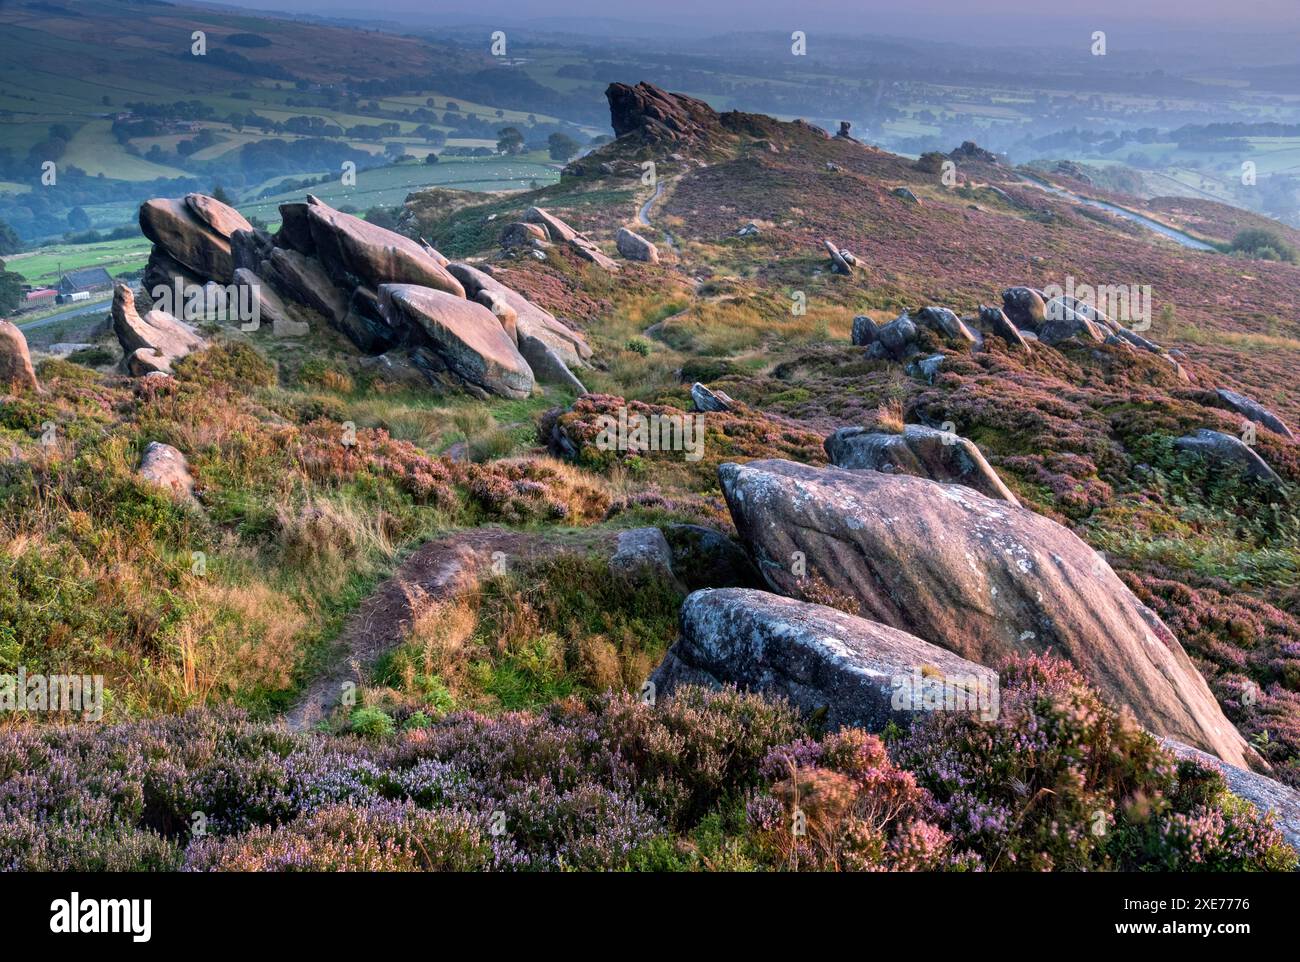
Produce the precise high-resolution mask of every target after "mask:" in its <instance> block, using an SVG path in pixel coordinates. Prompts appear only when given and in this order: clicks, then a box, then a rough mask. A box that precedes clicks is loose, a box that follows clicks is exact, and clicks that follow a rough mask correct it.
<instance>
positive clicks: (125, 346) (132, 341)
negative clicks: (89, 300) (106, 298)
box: [111, 284, 207, 377]
mask: <svg viewBox="0 0 1300 962" xmlns="http://www.w3.org/2000/svg"><path fill="white" fill-rule="evenodd" d="M111 314H112V318H113V333H114V334H116V335H117V341H118V343H119V344H121V345H122V353H123V356H124V365H125V367H126V369H127V371H128V373H130V374H132V375H133V376H136V377H142V376H144V375H145V374H148V373H150V372H151V371H163V372H164V373H170V372H171V365H172V363H173V362H175V361H178V360H180V359H181V358H182V357H184V356H185V355H187V354H189V353H190V352H191V351H197V350H199V349H201V348H203V347H206V346H207V342H206V341H205V340H204V339H203V338H202V337H200V336H199V335H198V334H197V333H195V331H194V330H193V328H191V327H190V326H189V325H188V324H185V323H183V322H182V321H179V320H177V319H176V318H175V317H173V316H172V315H171V314H168V313H167V312H166V311H163V310H159V309H158V308H156V307H155V308H154V309H153V310H151V311H149V312H148V313H147V314H145V315H144V316H143V317H141V316H140V314H139V312H138V311H137V310H136V307H135V293H134V292H133V291H132V290H131V288H130V287H128V286H127V285H126V284H118V285H117V286H116V287H115V288H114V289H113V307H112V310H111Z"/></svg>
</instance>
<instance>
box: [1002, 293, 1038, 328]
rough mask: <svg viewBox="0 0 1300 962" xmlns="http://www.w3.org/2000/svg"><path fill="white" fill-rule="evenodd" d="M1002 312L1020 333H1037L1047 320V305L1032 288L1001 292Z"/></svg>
mask: <svg viewBox="0 0 1300 962" xmlns="http://www.w3.org/2000/svg"><path fill="white" fill-rule="evenodd" d="M1002 311H1003V313H1005V314H1006V315H1007V318H1008V319H1009V320H1010V321H1011V323H1012V324H1014V325H1015V326H1016V328H1017V329H1019V330H1022V331H1023V330H1026V329H1028V330H1031V331H1037V330H1038V327H1039V325H1040V324H1042V323H1043V321H1045V320H1047V305H1046V304H1045V303H1044V302H1043V298H1042V295H1041V294H1039V293H1038V291H1036V290H1034V289H1033V288H1032V287H1008V288H1007V289H1006V290H1005V291H1003V292H1002Z"/></svg>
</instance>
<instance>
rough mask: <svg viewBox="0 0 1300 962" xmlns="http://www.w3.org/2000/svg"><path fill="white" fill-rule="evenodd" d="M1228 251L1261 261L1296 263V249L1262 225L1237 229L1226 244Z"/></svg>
mask: <svg viewBox="0 0 1300 962" xmlns="http://www.w3.org/2000/svg"><path fill="white" fill-rule="evenodd" d="M1228 253H1230V254H1237V255H1238V256H1241V257H1249V258H1252V259H1253V260H1261V261H1286V262H1287V263H1288V264H1294V263H1296V250H1295V248H1294V247H1292V246H1291V245H1290V244H1288V243H1287V242H1286V241H1284V240H1283V239H1282V238H1281V237H1280V236H1279V235H1278V234H1276V233H1274V232H1273V231H1270V230H1266V229H1265V228H1262V227H1251V228H1247V229H1246V230H1243V231H1238V232H1237V236H1235V237H1234V238H1233V239H1232V243H1231V244H1229V245H1228Z"/></svg>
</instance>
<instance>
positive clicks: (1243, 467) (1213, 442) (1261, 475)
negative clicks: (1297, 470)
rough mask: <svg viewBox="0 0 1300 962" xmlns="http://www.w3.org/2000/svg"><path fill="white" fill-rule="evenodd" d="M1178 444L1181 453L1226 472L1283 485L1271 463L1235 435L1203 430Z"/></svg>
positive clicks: (1181, 439) (1180, 439) (1182, 438)
mask: <svg viewBox="0 0 1300 962" xmlns="http://www.w3.org/2000/svg"><path fill="white" fill-rule="evenodd" d="M1174 444H1175V445H1176V446H1177V448H1178V450H1180V451H1183V452H1186V453H1187V454H1189V455H1191V456H1192V457H1195V458H1201V459H1203V460H1205V461H1207V462H1209V463H1210V464H1213V465H1217V466H1221V467H1223V468H1224V469H1226V470H1229V471H1233V472H1236V473H1238V474H1245V475H1248V476H1249V477H1252V478H1255V479H1256V480H1259V481H1264V482H1266V483H1268V484H1275V485H1281V484H1282V479H1281V478H1279V477H1278V476H1277V472H1275V471H1274V470H1273V469H1272V468H1270V467H1269V466H1268V462H1267V461H1265V460H1264V459H1263V458H1261V457H1260V456H1259V455H1258V454H1257V453H1256V452H1255V451H1254V449H1252V448H1251V447H1250V446H1249V445H1248V444H1246V443H1245V442H1244V441H1242V440H1241V438H1239V437H1237V436H1235V435H1232V434H1224V433H1223V432H1222V431H1212V430H1210V429H1209V428H1201V429H1200V430H1198V431H1197V432H1196V433H1195V434H1189V435H1186V436H1185V437H1181V438H1179V439H1178V440H1177V441H1175V442H1174Z"/></svg>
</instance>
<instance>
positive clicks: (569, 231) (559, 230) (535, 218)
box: [524, 207, 579, 244]
mask: <svg viewBox="0 0 1300 962" xmlns="http://www.w3.org/2000/svg"><path fill="white" fill-rule="evenodd" d="M524 220H525V221H526V222H527V223H529V224H538V225H540V226H541V227H542V229H543V230H545V231H546V234H547V236H548V237H549V238H550V239H551V240H552V241H554V242H555V243H557V244H559V243H568V242H569V241H571V240H574V239H576V238H577V237H578V236H579V235H578V232H577V231H576V230H574V229H573V228H572V227H570V226H569V225H568V224H566V223H565V222H564V221H562V220H561V219H560V218H558V217H556V216H555V215H554V214H552V213H551V212H550V211H548V210H544V209H542V208H541V207H530V208H528V210H527V212H526V213H525V214H524Z"/></svg>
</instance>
